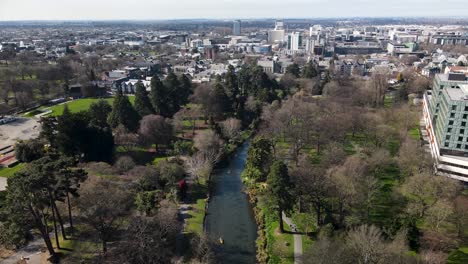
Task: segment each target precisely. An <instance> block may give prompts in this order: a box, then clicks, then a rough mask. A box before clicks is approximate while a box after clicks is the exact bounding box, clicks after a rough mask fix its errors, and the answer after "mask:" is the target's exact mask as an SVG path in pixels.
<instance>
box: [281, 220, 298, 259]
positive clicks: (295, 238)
mask: <svg viewBox="0 0 468 264" xmlns="http://www.w3.org/2000/svg"><path fill="white" fill-rule="evenodd" d="M283 221H284V222H285V223H286V224H287V225H288V226H289V227H290V228H291V230H293V231H294V230H295V229H296V227H295V225H294V223H293V222H292V220H291V218H289V217H287V216H286V215H285V214H284V213H283ZM293 238H294V264H302V235H300V234H294V235H293Z"/></svg>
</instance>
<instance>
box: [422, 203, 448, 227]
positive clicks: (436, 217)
mask: <svg viewBox="0 0 468 264" xmlns="http://www.w3.org/2000/svg"><path fill="white" fill-rule="evenodd" d="M452 215H453V207H452V205H451V204H450V203H449V202H448V201H444V200H439V201H437V202H436V203H435V204H434V205H432V206H431V207H429V209H428V210H427V216H426V221H427V223H429V225H430V227H431V229H432V230H433V231H437V232H439V231H440V226H441V224H443V223H444V222H446V220H447V219H448V218H449V217H450V216H452Z"/></svg>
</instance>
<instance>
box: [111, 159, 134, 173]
mask: <svg viewBox="0 0 468 264" xmlns="http://www.w3.org/2000/svg"><path fill="white" fill-rule="evenodd" d="M114 166H115V168H116V169H117V171H118V172H119V173H126V172H128V171H129V170H131V169H133V168H134V167H135V166H136V164H135V162H134V161H133V159H132V158H131V157H130V156H122V157H120V158H119V159H118V160H117V161H116V162H115V164H114Z"/></svg>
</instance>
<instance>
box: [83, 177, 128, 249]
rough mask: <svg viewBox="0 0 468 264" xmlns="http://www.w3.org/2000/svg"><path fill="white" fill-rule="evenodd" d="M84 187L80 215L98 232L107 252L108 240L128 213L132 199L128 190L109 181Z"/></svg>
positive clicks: (84, 221)
mask: <svg viewBox="0 0 468 264" xmlns="http://www.w3.org/2000/svg"><path fill="white" fill-rule="evenodd" d="M83 189H84V190H83V191H82V195H81V197H80V198H79V199H78V211H79V217H80V219H81V220H82V221H83V223H85V224H87V225H89V226H90V227H91V228H93V229H94V230H95V231H96V232H97V235H98V237H99V239H100V240H101V243H102V250H103V252H104V254H106V253H107V242H108V241H109V240H110V239H111V238H112V236H113V235H114V234H115V232H116V230H117V229H118V228H119V227H120V225H121V223H122V221H120V220H122V217H123V216H125V215H127V213H128V209H129V207H130V205H131V199H130V197H129V194H128V193H127V192H125V191H124V190H122V189H121V188H120V187H117V186H116V185H114V184H112V183H110V182H107V181H98V182H96V183H95V184H92V183H89V184H88V185H86V186H84V188H83ZM116 205H118V206H116Z"/></svg>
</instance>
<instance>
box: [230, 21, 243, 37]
mask: <svg viewBox="0 0 468 264" xmlns="http://www.w3.org/2000/svg"><path fill="white" fill-rule="evenodd" d="M241 23H242V22H241V21H240V20H234V23H233V25H232V34H233V35H234V36H240V35H241V30H242V27H241Z"/></svg>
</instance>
